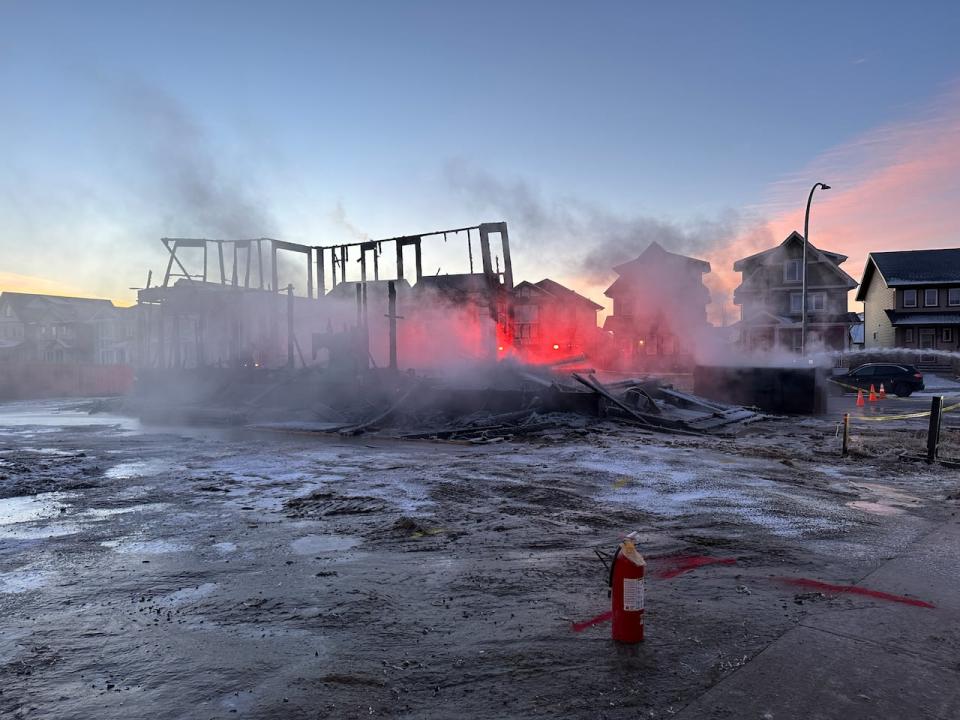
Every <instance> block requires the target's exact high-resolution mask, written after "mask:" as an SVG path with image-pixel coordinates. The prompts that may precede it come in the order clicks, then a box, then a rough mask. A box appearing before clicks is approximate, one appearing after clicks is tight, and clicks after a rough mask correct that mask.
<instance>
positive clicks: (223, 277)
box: [217, 240, 227, 285]
mask: <svg viewBox="0 0 960 720" xmlns="http://www.w3.org/2000/svg"><path fill="white" fill-rule="evenodd" d="M217 257H219V258H220V284H221V285H226V284H227V271H226V270H225V269H224V265H223V241H222V240H217Z"/></svg>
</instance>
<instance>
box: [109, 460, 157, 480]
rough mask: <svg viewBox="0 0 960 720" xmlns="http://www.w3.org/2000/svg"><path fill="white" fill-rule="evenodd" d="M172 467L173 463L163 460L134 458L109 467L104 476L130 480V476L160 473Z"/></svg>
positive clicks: (136, 476)
mask: <svg viewBox="0 0 960 720" xmlns="http://www.w3.org/2000/svg"><path fill="white" fill-rule="evenodd" d="M171 468H172V465H171V464H170V463H168V462H165V461H163V460H133V461H130V462H122V463H118V464H116V465H114V466H113V467H111V468H108V469H107V471H106V472H105V473H104V474H103V476H104V477H108V478H110V479H111V480H128V479H130V478H138V477H150V476H152V475H159V474H160V473H162V472H165V471H167V470H170V469H171Z"/></svg>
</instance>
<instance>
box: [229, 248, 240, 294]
mask: <svg viewBox="0 0 960 720" xmlns="http://www.w3.org/2000/svg"><path fill="white" fill-rule="evenodd" d="M239 262H240V261H239V259H238V256H237V241H236V240H234V241H233V273H232V275H233V277H232V278H231V280H230V284H231V285H233V286H234V287H236V286H237V282H238V268H237V264H238V263H239Z"/></svg>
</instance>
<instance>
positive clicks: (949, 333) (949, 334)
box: [942, 328, 953, 342]
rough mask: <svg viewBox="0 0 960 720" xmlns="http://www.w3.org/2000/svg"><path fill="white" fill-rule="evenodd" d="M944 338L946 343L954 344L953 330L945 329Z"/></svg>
mask: <svg viewBox="0 0 960 720" xmlns="http://www.w3.org/2000/svg"><path fill="white" fill-rule="evenodd" d="M942 337H943V341H944V342H953V328H944V329H943V336H942Z"/></svg>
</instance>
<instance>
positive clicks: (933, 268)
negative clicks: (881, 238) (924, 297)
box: [870, 248, 960, 287]
mask: <svg viewBox="0 0 960 720" xmlns="http://www.w3.org/2000/svg"><path fill="white" fill-rule="evenodd" d="M870 257H871V258H872V259H873V262H874V263H876V266H877V269H878V270H879V271H880V274H881V275H883V279H884V280H886V281H887V287H894V286H895V285H911V284H914V283H930V284H934V283H958V282H960V248H948V249H946V250H900V251H898V252H875V253H870Z"/></svg>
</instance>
